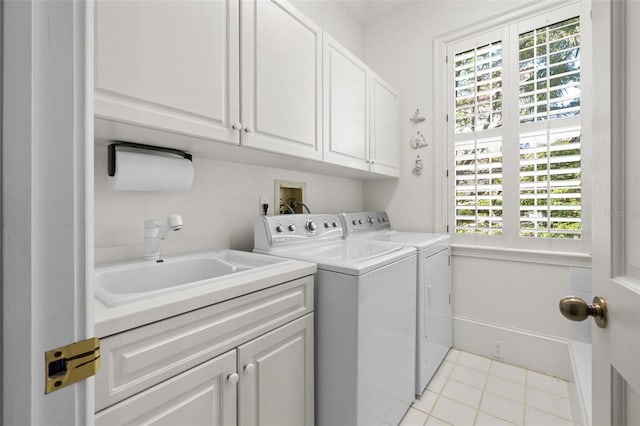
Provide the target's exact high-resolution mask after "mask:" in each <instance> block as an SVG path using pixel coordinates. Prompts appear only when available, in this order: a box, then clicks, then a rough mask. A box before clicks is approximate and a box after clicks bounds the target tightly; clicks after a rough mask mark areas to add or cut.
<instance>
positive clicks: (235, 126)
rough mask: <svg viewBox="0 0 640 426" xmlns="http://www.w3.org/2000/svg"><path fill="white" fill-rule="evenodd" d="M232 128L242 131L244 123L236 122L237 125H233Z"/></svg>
mask: <svg viewBox="0 0 640 426" xmlns="http://www.w3.org/2000/svg"><path fill="white" fill-rule="evenodd" d="M231 128H232V129H233V130H240V129H242V123H240V122H239V121H236V122H235V123H233V124H232V125H231Z"/></svg>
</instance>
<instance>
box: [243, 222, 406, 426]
mask: <svg viewBox="0 0 640 426" xmlns="http://www.w3.org/2000/svg"><path fill="white" fill-rule="evenodd" d="M254 244H255V248H254V251H255V252H259V253H266V254H271V255H274V256H280V257H286V258H290V259H298V260H305V261H309V262H315V263H316V264H317V266H318V271H317V273H316V276H315V281H314V287H315V290H314V298H315V300H314V313H315V373H316V374H315V409H316V425H318V426H373V425H397V424H398V423H399V422H400V420H401V419H402V417H403V416H404V414H405V412H406V411H407V409H408V408H409V406H410V405H411V403H412V402H413V400H414V383H415V329H416V323H415V298H416V287H415V269H416V256H415V249H414V248H412V247H407V246H403V245H400V244H395V245H393V244H381V243H376V242H372V241H364V240H344V239H343V230H342V225H341V222H340V219H339V217H338V215H319V214H313V215H283V216H263V217H260V218H259V219H258V220H257V221H256V223H255V226H254Z"/></svg>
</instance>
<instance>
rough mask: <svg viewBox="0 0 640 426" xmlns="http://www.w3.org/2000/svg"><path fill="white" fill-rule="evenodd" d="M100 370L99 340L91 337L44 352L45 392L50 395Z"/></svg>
mask: <svg viewBox="0 0 640 426" xmlns="http://www.w3.org/2000/svg"><path fill="white" fill-rule="evenodd" d="M99 368H100V339H98V338H97V337H92V338H90V339H86V340H82V341H80V342H76V343H72V344H70V345H67V346H62V347H60V348H57V349H53V350H50V351H47V352H45V354H44V377H45V391H44V393H45V394H47V393H51V392H53V391H55V390H58V389H62V388H63V387H65V386H69V385H71V384H74V383H76V382H79V381H81V380H84V379H86V378H88V377H91V376H95V375H96V373H98V369H99Z"/></svg>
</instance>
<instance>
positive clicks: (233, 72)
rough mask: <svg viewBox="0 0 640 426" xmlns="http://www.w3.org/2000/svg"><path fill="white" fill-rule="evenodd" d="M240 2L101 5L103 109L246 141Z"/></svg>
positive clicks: (121, 117)
mask: <svg viewBox="0 0 640 426" xmlns="http://www.w3.org/2000/svg"><path fill="white" fill-rule="evenodd" d="M239 112H240V111H239V3H238V0H226V1H200V0H176V1H118V0H98V1H96V4H95V115H96V117H99V118H105V119H109V120H115V121H121V122H127V123H135V124H138V125H141V126H146V127H150V128H154V129H162V130H169V131H172V132H178V133H184V134H188V135H192V136H197V137H203V138H207V139H216V140H219V141H225V142H232V143H239V133H240V132H239V131H238V130H235V129H233V124H234V123H236V122H239Z"/></svg>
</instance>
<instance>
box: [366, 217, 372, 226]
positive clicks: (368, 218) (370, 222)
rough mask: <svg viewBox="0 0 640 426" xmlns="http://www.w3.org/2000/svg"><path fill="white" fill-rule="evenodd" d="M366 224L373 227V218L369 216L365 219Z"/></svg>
mask: <svg viewBox="0 0 640 426" xmlns="http://www.w3.org/2000/svg"><path fill="white" fill-rule="evenodd" d="M367 222H369V225H373V218H372V217H371V216H369V217H367Z"/></svg>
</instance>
